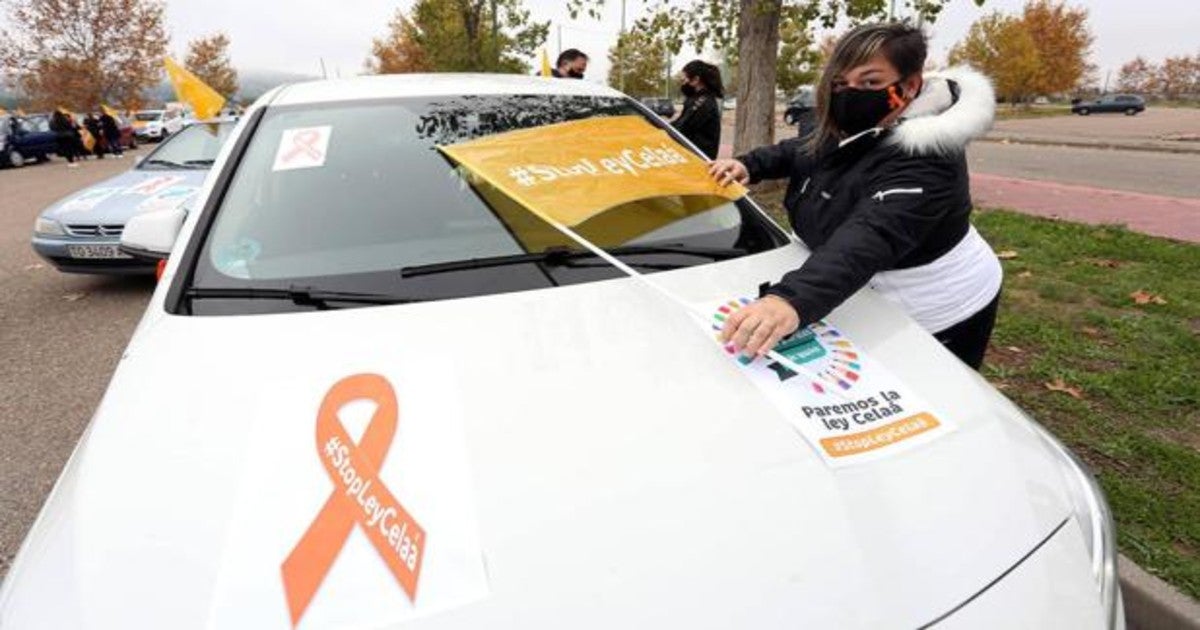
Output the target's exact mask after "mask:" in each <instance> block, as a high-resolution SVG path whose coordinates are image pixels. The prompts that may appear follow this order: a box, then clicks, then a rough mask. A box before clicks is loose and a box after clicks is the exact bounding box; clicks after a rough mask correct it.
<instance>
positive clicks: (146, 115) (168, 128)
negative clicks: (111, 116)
mask: <svg viewBox="0 0 1200 630" xmlns="http://www.w3.org/2000/svg"><path fill="white" fill-rule="evenodd" d="M183 126H184V112H183V110H182V109H177V108H168V109H145V110H142V111H139V112H135V113H134V115H133V129H134V133H135V134H136V136H137V138H138V139H139V140H142V141H146V142H160V141H162V140H163V139H164V138H166V137H168V136H170V135H171V134H173V133H179V130H180V129H182V128H183Z"/></svg>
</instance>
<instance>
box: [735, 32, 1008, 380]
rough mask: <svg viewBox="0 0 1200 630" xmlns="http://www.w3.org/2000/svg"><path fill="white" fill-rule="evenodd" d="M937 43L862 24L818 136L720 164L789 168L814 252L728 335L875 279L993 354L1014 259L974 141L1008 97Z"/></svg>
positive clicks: (974, 356) (962, 350)
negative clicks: (987, 233) (993, 216)
mask: <svg viewBox="0 0 1200 630" xmlns="http://www.w3.org/2000/svg"><path fill="white" fill-rule="evenodd" d="M925 54H926V40H925V36H924V34H922V33H921V31H919V30H918V29H915V28H913V27H910V26H907V25H903V24H877V25H866V26H862V27H859V28H857V29H855V30H853V31H851V32H850V33H848V34H846V35H845V36H844V37H843V38H842V39H841V40H840V41H839V42H838V43H837V46H836V47H835V49H834V51H833V54H832V55H831V57H830V60H829V63H828V64H827V66H826V68H825V71H824V74H823V76H822V77H821V82H820V84H819V86H818V89H817V117H818V128H817V131H816V133H815V134H814V135H813V137H812V139H811V140H809V141H808V142H807V143H802V142H801V141H799V140H797V139H793V140H786V141H784V142H781V143H779V144H777V145H775V146H771V147H764V148H760V149H756V150H754V151H751V152H749V153H747V154H746V155H743V156H741V157H739V158H737V159H736V160H720V161H717V162H715V163H714V164H713V165H712V168H711V172H712V174H713V175H714V176H715V177H717V178H718V180H719V181H721V182H729V181H740V182H747V183H753V182H757V181H761V180H764V179H780V178H785V177H786V178H789V182H788V189H787V194H786V197H785V201H784V205H785V206H786V208H787V212H788V218H789V220H790V222H791V224H792V227H793V228H794V229H795V232H796V235H797V236H799V237H800V239H801V240H802V241H804V243H805V244H806V245H807V246H808V248H809V249H810V250H811V252H812V253H811V255H810V256H809V257H808V258H807V259H806V260H804V262H803V263H802V264H801V265H800V267H799V268H798V269H796V270H794V271H791V272H788V273H787V274H785V275H784V276H783V278H782V280H780V281H779V283H777V284H775V285H774V286H772V287H770V289H768V290H767V295H765V296H764V297H763V298H762V299H760V300H758V301H757V302H755V303H754V304H753V305H751V306H750V307H747V308H744V309H741V310H740V311H738V313H737V315H735V316H734V317H731V318H730V319H729V320H728V323H727V324H726V326H725V329H724V331H723V336H724V337H725V339H726V340H727V341H732V342H733V344H734V345H735V346H736V347H738V348H739V349H741V350H742V352H743V353H745V354H746V355H748V356H754V355H758V356H761V355H763V354H765V353H766V352H767V351H768V350H769V349H770V348H772V347H774V346H775V344H776V343H777V342H778V341H779V340H780V339H782V338H783V337H785V336H787V335H790V334H791V333H793V332H795V331H796V330H797V328H799V327H800V326H803V325H807V324H810V323H812V322H814V321H816V320H818V319H821V318H823V317H825V316H826V315H828V314H829V313H830V311H832V310H833V309H834V308H836V307H837V306H838V305H840V304H841V303H842V302H843V301H845V300H846V299H847V298H849V297H850V296H851V295H853V294H854V293H855V292H856V291H858V290H859V289H860V288H862V287H863V286H870V287H872V288H874V289H876V290H877V291H879V292H880V293H882V294H883V296H884V297H886V298H887V299H889V300H890V301H892V302H893V303H896V304H897V305H899V306H900V307H901V308H903V309H904V310H905V311H906V312H907V313H908V314H909V316H910V317H912V318H913V319H914V320H916V321H917V323H918V324H920V325H922V326H923V327H924V328H925V329H926V330H928V331H929V332H930V333H932V334H933V335H934V336H935V337H936V338H937V339H938V340H939V341H941V342H942V344H943V345H945V346H946V347H947V348H948V349H949V350H950V351H951V352H953V353H954V354H955V355H957V356H958V357H959V358H960V359H962V360H963V362H964V363H967V364H968V365H970V366H972V367H974V368H976V369H978V368H979V366H980V365H981V364H982V362H983V355H984V351H985V350H986V348H987V343H988V339H989V338H990V337H991V332H992V325H993V324H994V322H995V319H996V308H997V304H998V302H999V297H1000V284H1001V280H1002V272H1001V269H1000V263H999V261H998V260H997V259H996V256H995V254H994V253H993V252H992V250H991V248H990V247H989V246H988V244H987V243H986V242H985V241H984V240H983V238H982V237H980V236H979V234H978V232H976V231H975V229H974V227H972V226H971V223H970V220H969V217H970V213H971V197H970V191H969V180H968V175H967V163H966V156H965V151H966V147H967V144H968V143H969V142H970V141H971V139H973V138H974V137H977V136H979V135H981V134H983V133H984V132H985V131H986V130H987V129H988V127H990V126H991V122H992V116H993V114H994V109H995V99H994V96H993V91H992V88H991V85H990V84H989V83H988V81H987V79H986V78H984V77H983V76H981V75H979V74H977V73H975V72H974V71H971V70H968V69H951V70H948V71H946V72H943V73H940V74H938V75H932V74H931V75H924V74H923V72H922V68H923V66H924V64H925Z"/></svg>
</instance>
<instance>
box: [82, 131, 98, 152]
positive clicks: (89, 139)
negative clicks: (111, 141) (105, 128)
mask: <svg viewBox="0 0 1200 630" xmlns="http://www.w3.org/2000/svg"><path fill="white" fill-rule="evenodd" d="M79 139H80V141H82V142H83V148H85V149H87V150H88V153H91V152H92V151H93V150H94V149H95V148H96V138H95V137H93V136H92V134H91V132H90V131H88V130H87V127H84V126H83V125H80V126H79Z"/></svg>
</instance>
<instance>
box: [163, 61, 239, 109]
mask: <svg viewBox="0 0 1200 630" xmlns="http://www.w3.org/2000/svg"><path fill="white" fill-rule="evenodd" d="M163 65H165V66H166V68H167V76H168V77H170V78H171V85H173V86H175V96H176V98H178V99H179V100H181V101H183V102H184V103H187V104H188V105H191V106H192V111H194V112H196V118H197V119H198V120H205V119H208V118H213V117H214V116H216V115H217V113H218V112H220V111H221V107H223V106H224V105H225V97H223V96H221V95H220V94H217V91H216V90H214V89H212V88H211V87H209V86H208V84H206V83H205V82H203V81H201V80H200V79H199V78H198V77H197V76H196V75H194V74H192V73H191V72H188V70H187V69H186V68H184V67H183V66H181V65H179V64H177V63H175V60H174V59H171V58H170V57H164V58H163Z"/></svg>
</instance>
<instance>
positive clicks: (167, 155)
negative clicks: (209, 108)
mask: <svg viewBox="0 0 1200 630" xmlns="http://www.w3.org/2000/svg"><path fill="white" fill-rule="evenodd" d="M233 126H234V123H232V122H221V123H198V124H195V125H188V126H187V127H185V128H184V129H183V131H180V132H179V133H177V134H175V135H173V136H171V137H170V138H167V139H166V140H164V141H163V143H162V144H161V145H159V146H158V148H157V149H155V150H154V152H152V153H151V154H150V155H147V156H146V159H145V160H143V161H142V163H141V164H140V165H138V168H139V169H143V170H153V169H164V168H200V169H205V168H209V167H211V166H212V163H213V161H214V160H216V159H217V153H218V152H220V151H221V146H222V145H224V144H225V140H226V139H227V138H229V134H230V133H231V132H232V131H233Z"/></svg>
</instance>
